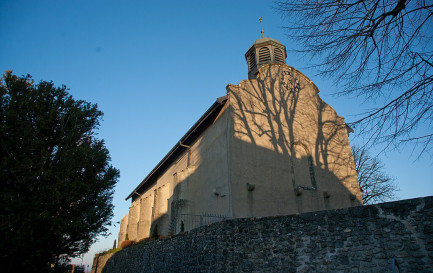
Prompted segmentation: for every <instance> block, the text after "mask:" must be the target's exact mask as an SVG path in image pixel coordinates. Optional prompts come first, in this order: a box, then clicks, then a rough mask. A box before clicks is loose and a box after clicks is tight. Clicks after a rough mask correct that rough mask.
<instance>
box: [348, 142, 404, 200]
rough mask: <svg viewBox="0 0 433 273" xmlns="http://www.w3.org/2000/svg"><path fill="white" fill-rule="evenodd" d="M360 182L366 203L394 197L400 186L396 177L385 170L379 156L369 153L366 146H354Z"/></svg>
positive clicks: (353, 152)
mask: <svg viewBox="0 0 433 273" xmlns="http://www.w3.org/2000/svg"><path fill="white" fill-rule="evenodd" d="M352 154H353V158H354V160H355V166H356V171H357V173H358V182H359V186H360V188H361V192H362V201H363V202H364V204H367V205H368V204H373V203H379V202H384V201H389V200H392V199H394V198H395V197H396V196H395V193H396V192H397V191H398V188H397V186H396V184H395V182H394V179H393V178H392V177H390V176H389V175H387V174H386V173H385V172H384V170H383V169H384V165H383V164H382V163H381V162H380V160H379V158H377V157H372V156H371V155H369V153H368V151H367V150H366V149H365V148H361V147H359V146H352Z"/></svg>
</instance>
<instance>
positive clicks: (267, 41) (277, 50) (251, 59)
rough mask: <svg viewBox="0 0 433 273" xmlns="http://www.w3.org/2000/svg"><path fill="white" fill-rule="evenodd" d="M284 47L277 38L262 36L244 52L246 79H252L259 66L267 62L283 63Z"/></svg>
mask: <svg viewBox="0 0 433 273" xmlns="http://www.w3.org/2000/svg"><path fill="white" fill-rule="evenodd" d="M286 57H287V53H286V47H285V46H284V45H283V44H282V43H281V42H280V41H278V40H275V39H272V38H269V37H262V38H260V39H258V40H256V41H255V42H254V44H252V46H251V47H250V48H249V49H248V51H247V53H245V59H246V61H247V63H248V79H254V78H255V77H256V75H257V71H258V69H259V68H260V67H262V66H264V65H267V64H285V63H286Z"/></svg>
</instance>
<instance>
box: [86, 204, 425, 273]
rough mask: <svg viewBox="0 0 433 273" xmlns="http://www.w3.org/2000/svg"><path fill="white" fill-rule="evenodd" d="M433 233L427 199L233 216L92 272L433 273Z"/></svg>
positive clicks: (136, 249)
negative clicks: (287, 212)
mask: <svg viewBox="0 0 433 273" xmlns="http://www.w3.org/2000/svg"><path fill="white" fill-rule="evenodd" d="M432 238H433V197H425V198H417V199H410V200H403V201H397V202H390V203H384V204H378V205H370V206H357V207H351V208H344V209H338V210H327V211H320V212H311V213H304V214H300V215H294V216H281V217H265V218H256V219H252V218H250V219H232V220H226V221H223V222H219V223H214V224H211V225H209V226H202V227H200V228H197V229H194V230H192V231H190V232H187V233H182V234H180V235H176V236H174V237H172V238H168V239H162V240H158V241H152V242H148V243H142V244H137V245H133V246H131V247H129V248H126V249H124V250H122V251H120V252H117V253H115V254H114V255H113V256H110V257H109V259H108V261H107V262H106V264H105V261H106V260H107V257H104V256H102V257H96V258H95V261H94V268H93V269H92V272H97V273H99V272H110V273H120V272H123V273H129V272H131V273H138V272H398V271H396V268H397V267H398V268H399V269H400V272H432V271H433V255H432V251H433V239H432ZM96 265H97V268H96ZM393 270H394V271H393Z"/></svg>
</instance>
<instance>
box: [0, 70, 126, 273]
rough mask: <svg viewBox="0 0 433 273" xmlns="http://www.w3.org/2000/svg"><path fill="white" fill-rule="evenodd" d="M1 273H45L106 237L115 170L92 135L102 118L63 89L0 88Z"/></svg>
mask: <svg viewBox="0 0 433 273" xmlns="http://www.w3.org/2000/svg"><path fill="white" fill-rule="evenodd" d="M0 105H1V107H0V155H1V156H0V183H1V193H0V232H1V233H0V236H1V240H0V255H1V256H0V257H1V258H0V268H2V270H0V271H1V272H8V271H9V272H12V270H13V271H17V270H18V271H20V272H45V271H48V270H49V269H48V266H49V264H50V263H56V259H58V257H61V256H69V257H74V256H77V255H79V254H81V253H84V252H87V250H88V249H89V247H90V246H91V245H92V243H93V242H94V241H95V238H96V237H97V235H99V234H101V235H107V232H108V228H107V226H109V225H111V218H112V216H113V205H112V196H113V192H114V186H115V183H116V182H117V180H118V177H119V171H118V170H117V169H115V168H113V167H112V166H111V165H109V161H110V157H109V152H108V150H107V149H106V148H105V146H104V142H103V141H102V140H98V139H96V138H95V136H94V131H95V129H97V128H98V126H99V121H100V119H101V117H102V112H101V111H99V110H98V109H97V106H96V105H93V104H90V103H88V102H85V101H81V100H74V99H73V98H72V96H70V95H69V94H68V92H67V91H66V87H65V86H62V87H54V85H53V83H52V82H46V81H41V82H40V83H38V84H35V83H34V82H33V80H32V79H31V77H30V76H29V75H28V76H25V77H17V76H15V75H13V74H12V72H11V71H7V72H6V73H5V74H4V75H3V78H2V79H1V81H0Z"/></svg>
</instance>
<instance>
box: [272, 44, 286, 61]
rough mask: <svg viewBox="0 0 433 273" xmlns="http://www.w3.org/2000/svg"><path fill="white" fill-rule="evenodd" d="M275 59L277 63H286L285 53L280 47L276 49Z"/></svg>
mask: <svg viewBox="0 0 433 273" xmlns="http://www.w3.org/2000/svg"><path fill="white" fill-rule="evenodd" d="M274 57H275V61H276V62H278V63H285V62H284V59H285V58H284V53H283V51H282V50H281V49H279V48H278V47H276V48H275V49H274Z"/></svg>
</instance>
